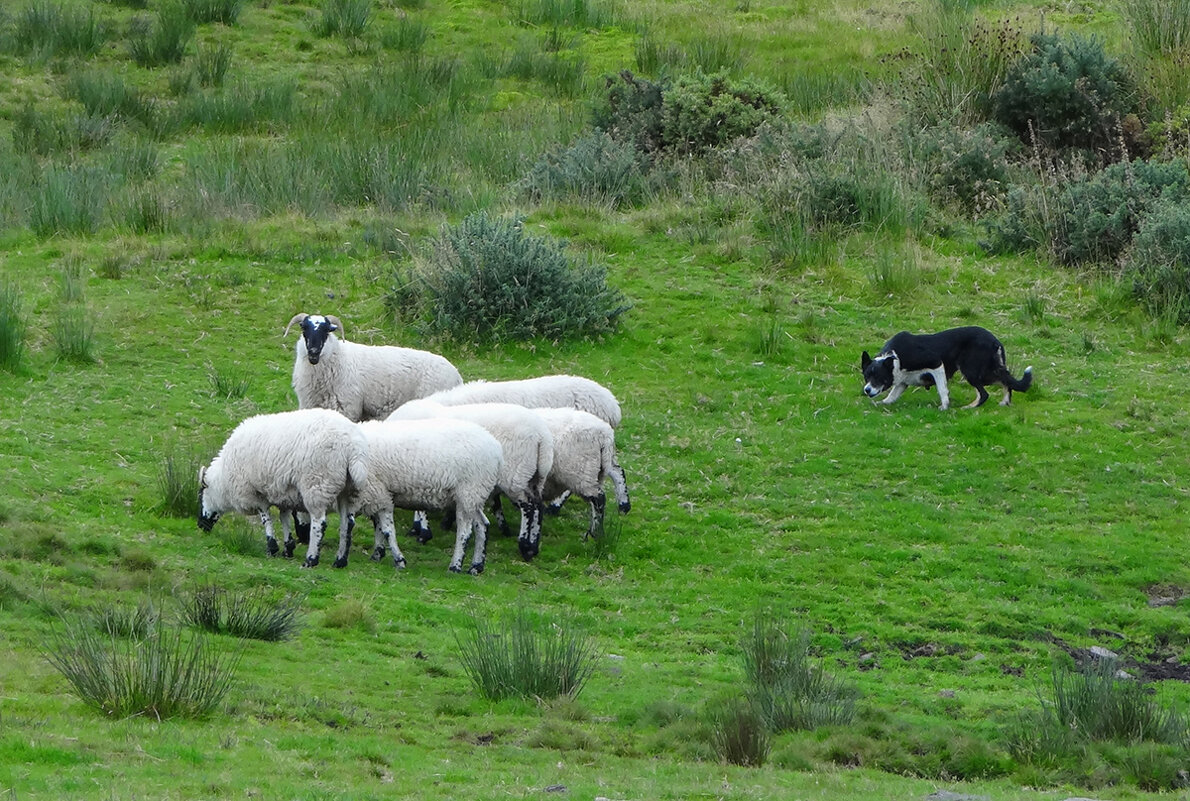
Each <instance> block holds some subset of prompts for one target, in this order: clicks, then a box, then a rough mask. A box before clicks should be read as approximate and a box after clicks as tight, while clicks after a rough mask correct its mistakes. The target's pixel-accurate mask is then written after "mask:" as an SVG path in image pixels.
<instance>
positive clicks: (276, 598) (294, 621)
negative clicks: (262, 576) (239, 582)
mask: <svg viewBox="0 0 1190 801" xmlns="http://www.w3.org/2000/svg"><path fill="white" fill-rule="evenodd" d="M304 600H305V596H303V595H296V594H293V593H289V594H284V595H279V594H278V593H277V592H275V591H274V590H272V589H271V588H269V587H256V588H253V589H249V590H229V589H227V588H225V587H220V586H218V585H215V584H205V585H200V586H198V587H195V589H194V590H193V591H191V592H189V593H187V594H186V595H185V596H184V597H182V598H181V599H179V603H180V605H181V615H182V619H183V620H184V621H185V622H186V623H187V624H189V625H191V626H194V627H196V628H199V629H202V630H204V631H209V632H211V633H213V634H228V635H230V636H232V637H240V638H242V639H248V640H263V641H265V642H278V641H280V640H287V639H289V638H291V637H293V636H294V635H295V634H296V633H297V630H298V626H299V621H298V613H299V612H301V608H302V602H303V601H304Z"/></svg>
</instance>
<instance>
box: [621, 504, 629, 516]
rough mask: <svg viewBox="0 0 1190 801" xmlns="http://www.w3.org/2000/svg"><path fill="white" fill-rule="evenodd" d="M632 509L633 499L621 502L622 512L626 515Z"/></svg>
mask: <svg viewBox="0 0 1190 801" xmlns="http://www.w3.org/2000/svg"><path fill="white" fill-rule="evenodd" d="M631 511H632V501H624V503H622V504H620V514H622V515H626V514H628V513H629V512H631Z"/></svg>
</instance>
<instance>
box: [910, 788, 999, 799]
mask: <svg viewBox="0 0 1190 801" xmlns="http://www.w3.org/2000/svg"><path fill="white" fill-rule="evenodd" d="M926 799H927V801H992V797H991V796H989V795H967V794H966V793H952V792H951V791H950V790H937V791H935V792H933V793H930V794H929V795H927V796H926Z"/></svg>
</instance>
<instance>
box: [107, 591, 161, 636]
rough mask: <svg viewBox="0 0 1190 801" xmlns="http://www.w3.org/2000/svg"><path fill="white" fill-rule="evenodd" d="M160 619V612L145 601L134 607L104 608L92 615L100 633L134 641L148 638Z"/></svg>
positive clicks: (148, 601) (151, 603)
mask: <svg viewBox="0 0 1190 801" xmlns="http://www.w3.org/2000/svg"><path fill="white" fill-rule="evenodd" d="M160 618H161V610H159V609H158V608H157V605H156V604H154V603H153V602H152V601H151V600H147V599H146V600H143V601H141V602H140V603H139V604H137V605H136V606H106V607H104V608H103V609H101V610H99V611H97V612H95V613H94V615H93V619H94V622H95V627H96V629H97V630H98V631H99V632H100V633H102V634H107V635H110V636H112V637H125V638H130V639H136V640H143V639H145V638H146V637H149V636H150V635H151V634H152V633H153V631H154V630H155V629H156V626H157V623H158V621H159V620H160Z"/></svg>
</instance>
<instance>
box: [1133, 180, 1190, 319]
mask: <svg viewBox="0 0 1190 801" xmlns="http://www.w3.org/2000/svg"><path fill="white" fill-rule="evenodd" d="M1124 266H1125V278H1126V279H1127V280H1130V281H1131V282H1132V285H1133V290H1134V292H1135V293H1136V296H1137V298H1138V299H1139V300H1140V301H1141V302H1142V303H1143V304H1144V305H1145V307H1146V308H1147V309H1148V310H1149V312H1150V313H1151V314H1153V315H1155V316H1159V317H1160V316H1166V315H1168V316H1169V317H1171V318H1172V319H1173V320H1175V321H1176V322H1178V323H1181V324H1185V323H1190V206H1187V205H1186V204H1185V203H1184V202H1183V203H1166V204H1163V205H1161V206H1159V207H1158V208H1157V209H1156V210H1155V211H1154V212H1153V213H1152V214H1150V215H1149V216H1148V217H1147V218H1146V219H1145V220H1144V221H1143V222H1142V223H1141V227H1140V230H1139V231H1138V232H1137V234H1136V236H1135V238H1134V242H1133V247H1132V249H1131V250H1130V251H1129V252H1128V255H1127V256H1126V257H1125V259H1124Z"/></svg>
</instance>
